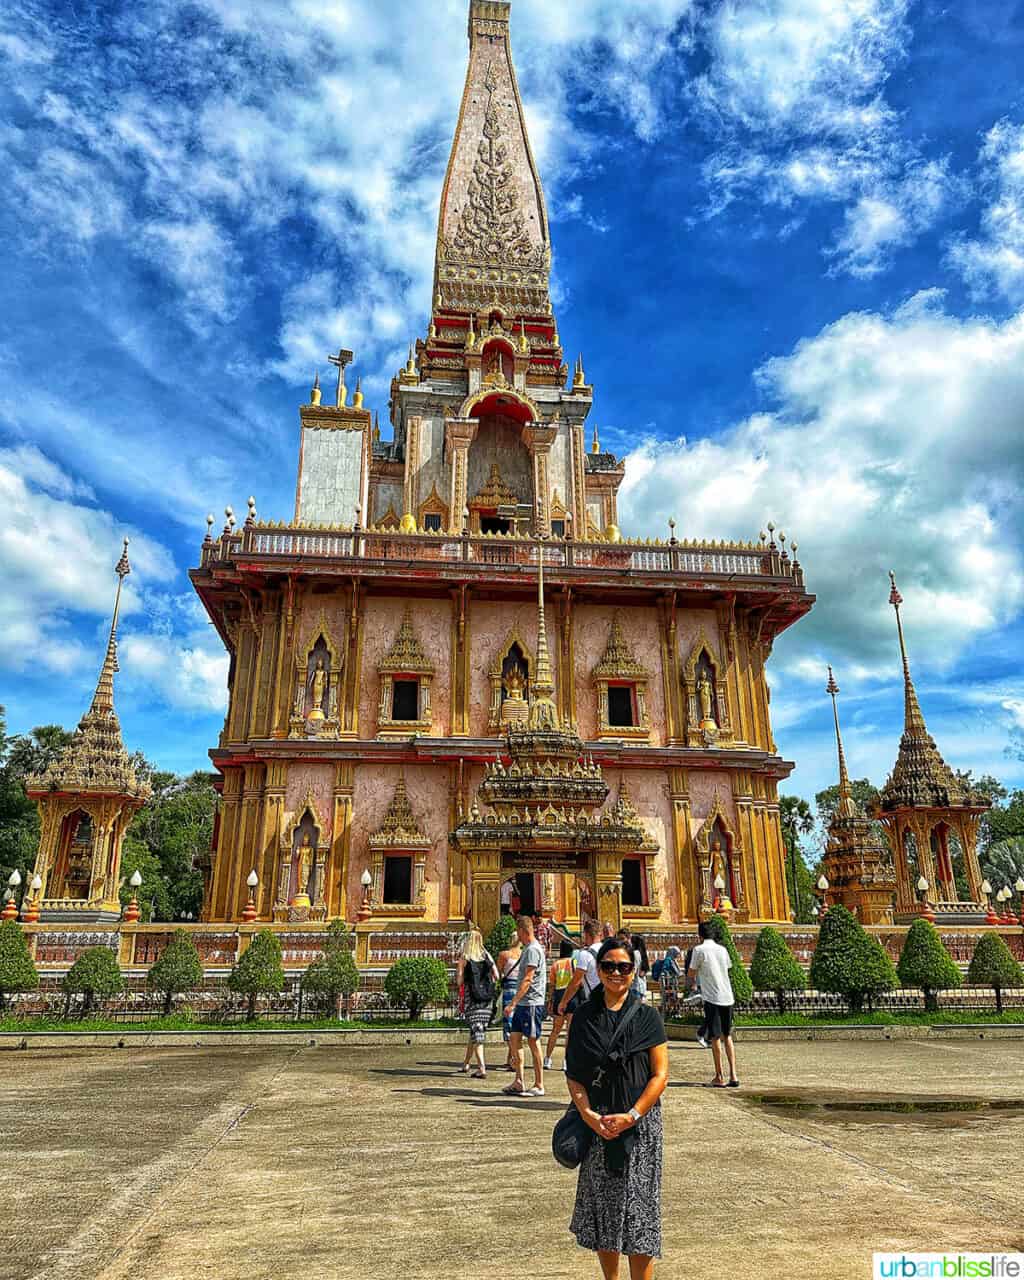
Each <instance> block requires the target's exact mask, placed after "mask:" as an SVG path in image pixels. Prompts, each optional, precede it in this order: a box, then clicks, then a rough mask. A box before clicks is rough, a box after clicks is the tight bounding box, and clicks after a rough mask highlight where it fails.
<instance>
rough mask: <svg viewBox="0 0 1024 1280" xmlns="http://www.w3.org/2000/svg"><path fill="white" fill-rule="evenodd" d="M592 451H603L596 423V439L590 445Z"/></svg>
mask: <svg viewBox="0 0 1024 1280" xmlns="http://www.w3.org/2000/svg"><path fill="white" fill-rule="evenodd" d="M590 452H591V453H600V452H601V437H600V436H599V435H598V434H597V427H596V425H595V427H594V439H593V441H592V442H591V445H590Z"/></svg>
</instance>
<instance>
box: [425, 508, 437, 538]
mask: <svg viewBox="0 0 1024 1280" xmlns="http://www.w3.org/2000/svg"><path fill="white" fill-rule="evenodd" d="M423 527H424V529H426V530H427V532H428V533H440V532H441V517H440V515H438V514H437V512H435V513H434V514H433V515H426V516H424V517H423Z"/></svg>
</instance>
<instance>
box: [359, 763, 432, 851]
mask: <svg viewBox="0 0 1024 1280" xmlns="http://www.w3.org/2000/svg"><path fill="white" fill-rule="evenodd" d="M367 843H368V844H369V846H370V848H371V849H429V848H430V837H429V836H428V835H426V834H425V832H424V830H423V828H422V827H421V826H420V824H419V822H418V821H417V819H416V815H415V814H414V813H413V811H412V805H411V804H410V803H409V794H408V792H407V791H406V789H405V774H404V773H400V774H399V775H398V782H397V783H396V784H395V794H394V796H393V797H392V800H391V803H390V804H389V805H388V807H387V811H386V813H385V814H384V818H383V821H382V822H381V824H380V826H379V827H378V828H377V830H376V831H375V832H374V833H373V835H372V836H370V838H369V840H368V841H367Z"/></svg>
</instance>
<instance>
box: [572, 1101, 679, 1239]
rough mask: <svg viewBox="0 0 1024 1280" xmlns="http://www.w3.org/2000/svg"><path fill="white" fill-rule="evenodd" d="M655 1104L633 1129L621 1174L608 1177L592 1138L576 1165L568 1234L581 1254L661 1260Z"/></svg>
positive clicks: (659, 1133) (659, 1135)
mask: <svg viewBox="0 0 1024 1280" xmlns="http://www.w3.org/2000/svg"><path fill="white" fill-rule="evenodd" d="M662 1145H663V1129H662V1122H661V1103H660V1102H659V1103H658V1104H657V1106H655V1107H652V1108H651V1110H650V1111H648V1113H647V1115H645V1116H644V1117H643V1119H642V1120H641V1121H640V1123H639V1124H638V1125H637V1126H636V1144H635V1145H634V1147H633V1150H632V1152H631V1153H630V1157H629V1163H628V1164H627V1166H626V1169H625V1172H624V1173H622V1174H618V1175H616V1174H613V1173H609V1172H608V1170H607V1169H606V1168H605V1163H604V1140H603V1139H602V1138H599V1137H597V1135H596V1134H595V1136H594V1140H593V1142H592V1143H591V1144H590V1150H589V1151H588V1152H587V1155H586V1158H585V1159H584V1161H583V1163H582V1164H581V1165H580V1175H579V1182H578V1183H577V1184H576V1208H575V1209H574V1210H573V1215H572V1222H571V1223H570V1224H569V1230H570V1231H571V1232H572V1233H573V1235H574V1236H575V1237H576V1241H577V1243H578V1244H579V1245H581V1246H582V1248H584V1249H593V1250H594V1251H595V1252H596V1251H597V1250H599V1249H600V1250H606V1251H608V1252H609V1253H624V1254H627V1255H635V1254H640V1255H642V1256H644V1257H647V1258H660V1257H661V1155H662Z"/></svg>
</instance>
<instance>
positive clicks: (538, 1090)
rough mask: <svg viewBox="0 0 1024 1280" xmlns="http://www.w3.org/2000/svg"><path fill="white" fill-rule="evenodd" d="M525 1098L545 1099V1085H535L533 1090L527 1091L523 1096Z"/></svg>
mask: <svg viewBox="0 0 1024 1280" xmlns="http://www.w3.org/2000/svg"><path fill="white" fill-rule="evenodd" d="M523 1097H524V1098H543V1097H544V1087H543V1085H536V1084H535V1085H534V1086H533V1088H532V1089H527V1090H526V1092H525V1093H524V1094H523Z"/></svg>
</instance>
